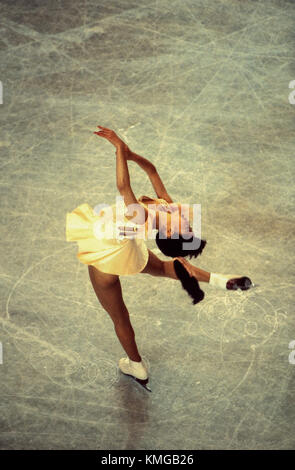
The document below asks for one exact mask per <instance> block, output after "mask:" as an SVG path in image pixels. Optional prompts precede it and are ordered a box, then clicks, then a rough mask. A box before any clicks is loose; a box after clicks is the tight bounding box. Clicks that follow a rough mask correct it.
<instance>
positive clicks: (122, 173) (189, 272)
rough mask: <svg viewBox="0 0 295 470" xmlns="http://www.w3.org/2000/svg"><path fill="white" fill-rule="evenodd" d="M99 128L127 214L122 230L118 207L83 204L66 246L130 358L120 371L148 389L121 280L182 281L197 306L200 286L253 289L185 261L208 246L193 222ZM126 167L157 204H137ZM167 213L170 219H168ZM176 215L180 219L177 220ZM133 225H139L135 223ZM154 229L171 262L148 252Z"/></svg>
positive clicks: (151, 171)
mask: <svg viewBox="0 0 295 470" xmlns="http://www.w3.org/2000/svg"><path fill="white" fill-rule="evenodd" d="M98 128H99V129H100V130H99V131H97V132H94V134H96V135H97V136H99V137H102V138H105V139H107V140H108V141H109V142H110V143H111V144H113V145H114V146H115V148H116V180H117V188H118V190H119V193H120V195H121V196H122V197H123V198H124V204H125V206H124V209H125V213H124V215H123V218H121V220H120V221H119V224H118V222H117V220H116V217H115V214H114V206H115V205H114V204H113V205H112V206H111V209H112V210H111V211H110V210H108V209H107V210H105V209H104V210H100V211H99V214H97V213H95V211H94V210H93V209H92V208H91V207H90V206H89V205H88V204H82V205H80V206H78V207H77V208H76V209H75V210H74V211H73V212H72V213H68V214H67V225H66V233H67V241H77V242H78V245H79V252H78V254H77V256H78V258H79V260H80V261H81V262H83V263H85V264H87V265H88V270H89V276H90V280H91V282H92V285H93V288H94V291H95V293H96V295H97V298H98V300H99V302H100V303H101V305H102V306H103V308H104V309H105V310H106V311H107V312H108V314H109V315H110V317H111V319H112V321H113V323H114V329H115V332H116V334H117V336H118V339H119V341H120V343H121V345H122V347H123V349H124V350H125V351H126V353H127V357H126V358H122V359H120V361H119V368H120V370H121V371H122V372H123V373H124V374H127V375H131V376H132V377H133V378H135V379H136V380H137V381H138V382H139V383H141V384H142V385H144V386H145V385H146V384H147V382H148V368H147V364H146V362H145V361H144V360H142V358H141V356H140V354H139V352H138V349H137V345H136V342H135V334H134V330H133V328H132V325H131V322H130V318H129V312H128V310H127V307H126V305H125V303H124V300H123V297H122V289H121V283H120V278H119V277H120V275H130V274H136V273H145V274H150V275H152V276H162V277H168V278H171V279H175V280H180V281H181V284H182V287H183V288H184V289H185V290H186V291H187V292H188V294H189V295H190V296H191V297H192V298H193V303H194V304H196V303H198V302H200V301H201V300H203V298H204V292H203V291H202V290H201V289H200V287H199V281H200V282H207V283H209V284H211V285H215V286H218V287H221V288H223V289H231V290H236V289H238V288H240V289H242V290H246V289H249V287H251V286H253V284H252V282H251V280H250V279H249V278H248V277H246V276H239V275H234V274H232V275H222V274H218V273H209V272H207V271H204V270H202V269H200V268H197V267H196V266H194V265H192V264H191V263H189V262H188V261H187V260H185V259H184V257H185V256H190V258H191V257H197V256H198V255H199V254H201V253H202V250H203V248H204V247H205V245H206V241H205V240H200V239H198V238H197V237H195V235H194V234H193V231H192V229H191V226H190V217H185V216H184V215H183V214H182V211H181V204H180V203H173V201H172V199H171V197H170V196H169V195H168V193H167V191H166V188H165V186H164V184H163V182H162V180H161V178H160V176H159V174H158V172H157V170H156V167H155V166H154V165H153V164H152V163H151V162H150V161H148V160H147V159H146V158H143V157H141V156H140V155H137V154H135V153H134V152H132V151H131V150H130V149H129V148H128V146H127V145H126V144H125V143H124V142H123V141H122V140H121V139H120V138H119V137H118V136H117V135H116V133H115V132H114V131H112V130H111V129H108V128H106V127H102V126H98ZM128 161H134V162H136V163H137V164H138V165H139V166H140V167H141V168H142V169H143V170H144V171H145V172H146V173H147V174H148V176H149V178H150V181H151V183H152V185H153V187H154V190H155V192H156V194H157V198H154V199H153V198H150V197H148V196H141V197H140V198H139V199H138V200H137V199H136V197H135V195H134V193H133V191H132V187H131V185H130V178H129V171H128V164H127V162H128ZM132 204H136V206H131V205H132ZM134 208H135V209H134ZM134 212H135V213H136V219H135V217H134ZM163 212H165V213H166V216H165V217H163ZM106 213H108V217H106ZM175 213H176V215H179V217H174V214H175ZM190 215H191V213H190ZM163 219H165V220H164V222H163ZM134 220H136V223H134V222H132V221H134ZM106 221H108V222H110V226H111V228H113V229H114V230H115V232H113V233H115V236H114V235H111V236H109V237H106V236H105V235H103V236H101V234H102V222H104V223H105V222H106ZM97 224H98V225H97ZM95 227H96V228H95ZM97 228H98V232H99V233H98V232H97ZM151 228H152V229H155V230H156V231H157V235H156V243H157V245H158V247H159V249H160V250H161V251H162V252H163V253H164V254H165V255H166V256H170V257H172V258H173V259H172V261H163V260H161V259H160V258H158V257H157V256H156V255H155V254H154V253H153V252H152V251H150V250H149V249H148V248H147V246H146V243H145V239H146V237H147V235H149V234H150V233H151V232H150V230H151ZM116 230H117V232H116ZM104 233H106V232H104ZM116 234H117V235H119V236H120V237H121V239H120V238H119V236H117V235H116ZM139 234H141V235H142V237H139ZM99 235H100V236H99ZM184 243H192V245H190V246H193V248H190V249H187V246H186V249H185V248H184ZM146 388H147V387H146Z"/></svg>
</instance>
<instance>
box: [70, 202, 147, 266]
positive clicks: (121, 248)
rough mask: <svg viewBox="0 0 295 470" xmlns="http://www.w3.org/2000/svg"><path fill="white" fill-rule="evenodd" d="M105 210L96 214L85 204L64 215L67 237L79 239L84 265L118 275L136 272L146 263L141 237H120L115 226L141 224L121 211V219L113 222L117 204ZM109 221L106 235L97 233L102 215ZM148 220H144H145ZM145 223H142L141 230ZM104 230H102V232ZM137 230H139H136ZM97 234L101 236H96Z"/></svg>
mask: <svg viewBox="0 0 295 470" xmlns="http://www.w3.org/2000/svg"><path fill="white" fill-rule="evenodd" d="M110 207H111V208H112V213H111V214H110V213H109V212H108V211H107V212H108V215H107V217H106V216H105V215H104V214H106V212H105V213H104V214H103V213H100V214H99V215H97V214H96V213H95V212H94V209H93V208H92V207H91V206H90V205H89V204H87V203H84V204H81V205H79V206H78V207H76V209H74V210H73V211H72V212H68V213H67V216H66V240H67V241H76V242H78V248H79V249H78V253H77V258H78V259H79V260H80V261H81V262H82V263H84V264H91V265H93V266H95V267H96V268H97V269H99V270H100V271H102V272H105V273H109V274H117V275H128V274H136V273H138V272H140V271H142V270H143V268H144V267H145V265H146V264H147V262H148V257H149V254H148V248H147V246H146V242H145V239H144V238H138V237H137V238H136V237H134V238H126V237H125V238H123V237H121V238H120V237H119V230H118V226H121V225H125V226H136V227H137V229H138V228H140V226H138V225H136V224H134V223H132V222H130V220H129V219H128V218H126V216H125V213H124V214H123V222H122V221H121V222H120V223H118V222H117V221H116V204H113V205H111V206H110ZM103 215H104V216H105V219H104V220H107V221H108V230H109V232H107V233H108V236H107V237H106V236H104V235H103V234H101V235H100V234H99V232H100V229H101V228H103V229H104V230H105V229H106V226H105V225H104V226H102V225H101V223H102V220H101V219H102V217H103ZM146 223H147V222H146ZM143 227H144V226H141V228H142V229H143ZM101 232H102V230H101ZM105 233H106V231H104V234H105ZM138 233H139V231H138ZM99 235H100V236H99Z"/></svg>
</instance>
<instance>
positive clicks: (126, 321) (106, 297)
mask: <svg viewBox="0 0 295 470" xmlns="http://www.w3.org/2000/svg"><path fill="white" fill-rule="evenodd" d="M88 272H89V277H90V280H91V283H92V286H93V289H94V291H95V293H96V296H97V298H98V300H99V302H100V304H101V305H102V306H103V308H104V309H105V310H106V312H107V313H108V314H109V315H110V317H111V319H112V321H113V323H114V329H115V332H116V334H117V336H118V339H119V341H120V343H121V345H122V347H123V349H124V350H125V351H126V353H127V355H128V357H129V358H130V359H131V360H132V361H136V362H140V361H141V357H140V355H139V352H138V349H137V345H136V342H135V333H134V330H133V328H132V325H131V322H130V318H129V312H128V310H127V307H126V305H125V303H124V300H123V296H122V288H121V282H120V279H119V276H117V275H115V274H106V273H103V272H101V271H98V269H96V268H95V267H94V266H92V265H88Z"/></svg>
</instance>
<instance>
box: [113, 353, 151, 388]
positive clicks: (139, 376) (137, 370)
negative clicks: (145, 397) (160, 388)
mask: <svg viewBox="0 0 295 470" xmlns="http://www.w3.org/2000/svg"><path fill="white" fill-rule="evenodd" d="M119 369H120V370H121V372H123V374H125V375H129V376H130V377H132V378H133V379H135V380H136V382H138V383H139V384H140V385H142V386H143V387H144V388H145V389H146V390H148V391H149V392H151V389H150V388H148V387H147V383H148V381H149V379H148V367H147V364H146V361H145V360H144V359H142V361H141V362H135V361H132V360H131V359H129V357H122V359H120V360H119Z"/></svg>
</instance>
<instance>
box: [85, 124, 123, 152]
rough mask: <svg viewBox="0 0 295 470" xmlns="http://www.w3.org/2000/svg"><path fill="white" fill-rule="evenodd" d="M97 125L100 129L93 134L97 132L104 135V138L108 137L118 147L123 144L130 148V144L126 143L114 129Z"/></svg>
mask: <svg viewBox="0 0 295 470" xmlns="http://www.w3.org/2000/svg"><path fill="white" fill-rule="evenodd" d="M97 127H98V128H99V129H100V130H99V131H97V132H93V134H96V135H98V136H99V137H103V138H104V139H107V140H108V141H109V142H110V143H111V144H113V145H114V147H116V148H118V147H119V146H120V145H121V146H123V147H124V148H125V150H127V149H128V146H127V145H126V144H125V142H123V140H122V139H120V137H118V136H117V134H116V132H114V131H113V130H112V129H108V128H107V127H102V126H97Z"/></svg>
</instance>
